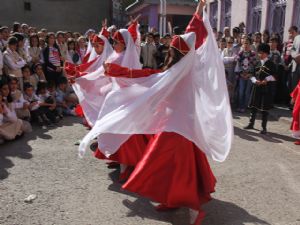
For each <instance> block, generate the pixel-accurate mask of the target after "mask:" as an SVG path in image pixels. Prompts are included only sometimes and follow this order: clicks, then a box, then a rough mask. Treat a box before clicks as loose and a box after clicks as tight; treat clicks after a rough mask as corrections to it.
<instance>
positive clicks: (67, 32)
mask: <svg viewBox="0 0 300 225" xmlns="http://www.w3.org/2000/svg"><path fill="white" fill-rule="evenodd" d="M69 38H73V34H72V32H71V31H66V32H65V35H64V39H65V40H66V41H67V40H68V39H69Z"/></svg>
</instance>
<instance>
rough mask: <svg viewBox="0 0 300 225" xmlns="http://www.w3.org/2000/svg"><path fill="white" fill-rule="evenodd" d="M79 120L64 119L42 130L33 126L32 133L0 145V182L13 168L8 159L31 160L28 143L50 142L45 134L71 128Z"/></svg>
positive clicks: (48, 136)
mask: <svg viewBox="0 0 300 225" xmlns="http://www.w3.org/2000/svg"><path fill="white" fill-rule="evenodd" d="M78 121H79V119H78V118H75V117H66V118H65V119H63V120H62V121H60V122H59V123H58V124H57V125H55V126H53V127H47V129H42V128H40V127H37V126H35V125H33V127H32V130H33V131H32V132H31V133H26V134H24V136H23V137H21V138H18V139H17V140H13V141H8V142H5V143H4V144H1V145H0V180H4V179H6V178H7V177H8V176H9V172H8V169H9V168H12V167H13V166H14V163H13V162H12V160H10V159H9V158H11V157H18V158H21V159H31V158H32V157H33V156H32V154H31V151H32V147H31V146H30V144H29V141H32V140H36V139H38V138H40V139H45V140H51V139H52V136H50V135H48V134H46V133H47V132H48V131H50V130H53V129H56V128H58V127H62V126H72V125H74V124H75V123H78Z"/></svg>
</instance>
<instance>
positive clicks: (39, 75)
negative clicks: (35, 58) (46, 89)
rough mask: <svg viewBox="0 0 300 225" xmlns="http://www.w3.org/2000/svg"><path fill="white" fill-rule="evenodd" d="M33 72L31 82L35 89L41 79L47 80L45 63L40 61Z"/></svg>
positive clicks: (34, 66)
mask: <svg viewBox="0 0 300 225" xmlns="http://www.w3.org/2000/svg"><path fill="white" fill-rule="evenodd" d="M33 72H34V74H32V75H31V77H30V84H31V85H32V86H33V88H34V90H36V89H37V85H38V82H39V81H41V80H44V81H46V77H45V74H44V71H43V65H42V64H40V63H37V64H34V65H33Z"/></svg>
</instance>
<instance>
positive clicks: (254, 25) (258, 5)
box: [247, 0, 262, 33]
mask: <svg viewBox="0 0 300 225" xmlns="http://www.w3.org/2000/svg"><path fill="white" fill-rule="evenodd" d="M261 11H262V0H250V1H248V23H247V30H248V32H249V33H255V32H259V31H260V29H261Z"/></svg>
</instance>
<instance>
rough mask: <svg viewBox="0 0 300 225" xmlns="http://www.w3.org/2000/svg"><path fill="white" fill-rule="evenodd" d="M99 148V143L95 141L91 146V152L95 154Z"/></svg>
mask: <svg viewBox="0 0 300 225" xmlns="http://www.w3.org/2000/svg"><path fill="white" fill-rule="evenodd" d="M97 148H98V142H97V141H95V142H94V143H92V144H91V145H90V149H91V151H93V152H95V151H96V150H97Z"/></svg>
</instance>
